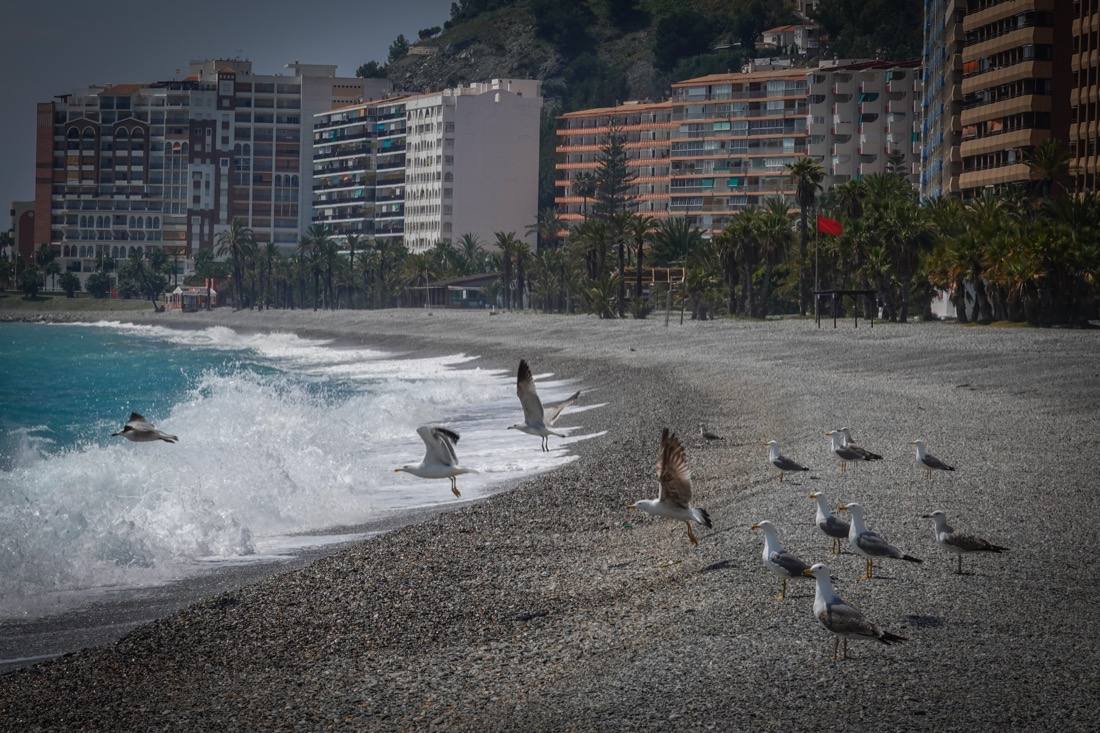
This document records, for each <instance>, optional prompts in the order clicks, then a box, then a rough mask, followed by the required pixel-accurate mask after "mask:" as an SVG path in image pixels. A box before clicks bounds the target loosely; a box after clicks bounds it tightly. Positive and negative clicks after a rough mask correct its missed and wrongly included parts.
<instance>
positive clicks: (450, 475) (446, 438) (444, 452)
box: [394, 425, 477, 497]
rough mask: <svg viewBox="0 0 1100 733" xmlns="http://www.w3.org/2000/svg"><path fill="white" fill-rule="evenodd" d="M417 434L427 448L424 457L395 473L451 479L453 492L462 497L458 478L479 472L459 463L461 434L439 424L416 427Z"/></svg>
mask: <svg viewBox="0 0 1100 733" xmlns="http://www.w3.org/2000/svg"><path fill="white" fill-rule="evenodd" d="M416 434H417V435H419V436H420V439H421V440H423V441H424V445H425V447H426V448H427V450H426V451H425V452H424V458H423V460H421V461H420V463H418V464H415V465H413V464H407V465H404V466H401V467H400V468H395V469H394V473H401V472H402V471H404V472H405V473H411V474H412V475H413V476H416V477H418V478H429V479H438V478H445V479H450V480H451V493H452V494H454V495H455V496H458V497H461V496H462V494H461V493H459V491H458V481H457V478H458V477H459V476H461V475H462V474H464V473H477V471H475V470H474V469H472V468H464V467H462V466H460V465H458V455H457V454H456V453H455V446H456V445H457V444H458V438H459V435H458V433H456V432H455V431H453V430H450V429H449V428H445V427H441V426H439V425H421V426H420V427H418V428H417V429H416Z"/></svg>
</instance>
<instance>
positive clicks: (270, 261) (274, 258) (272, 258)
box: [263, 242, 283, 308]
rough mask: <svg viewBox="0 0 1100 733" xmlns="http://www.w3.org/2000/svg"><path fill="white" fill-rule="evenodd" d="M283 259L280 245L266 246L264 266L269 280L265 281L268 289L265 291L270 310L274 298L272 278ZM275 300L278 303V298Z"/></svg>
mask: <svg viewBox="0 0 1100 733" xmlns="http://www.w3.org/2000/svg"><path fill="white" fill-rule="evenodd" d="M282 258H283V257H282V253H281V252H280V251H279V247H278V245H276V244H275V243H274V242H268V243H267V244H266V245H264V249H263V261H264V265H265V266H266V267H267V278H266V280H265V282H266V287H265V289H264V301H265V302H266V303H267V307H268V308H270V307H271V300H272V297H273V294H272V293H271V284H272V278H273V277H274V273H275V269H276V267H277V266H278V264H279V261H280V260H281V259H282ZM274 299H275V300H276V301H278V297H275V298H274Z"/></svg>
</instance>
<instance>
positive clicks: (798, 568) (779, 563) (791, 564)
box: [751, 519, 810, 601]
mask: <svg viewBox="0 0 1100 733" xmlns="http://www.w3.org/2000/svg"><path fill="white" fill-rule="evenodd" d="M751 529H754V530H757V529H759V530H762V531H763V532H764V552H763V553H762V554H761V558H762V559H763V561H764V567H766V568H767V569H768V570H771V571H772V572H773V573H775V574H776V575H778V576H780V577H781V578H783V589H782V590H780V591H779V595H777V596H776V597H775V600H777V601H782V600H783V599H785V598H786V597H787V579H788V578H801V577H802V573H803V572H804V571H805V570H806V569H807V568H809V567H810V566H809V565H808V564H806V563H804V562H802V561H801V560H799V559H798V558H797V557H795V556H794V555H792V554H791V553H789V552H787V551H786V550H784V549H783V543H782V542H780V541H779V532H778V531H776V529H775V525H774V524H772V523H771V522H769V521H768V520H766V519H765V520H764V521H763V522H757V523H756V524H754V525H752V527H751Z"/></svg>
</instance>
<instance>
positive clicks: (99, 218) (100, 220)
mask: <svg viewBox="0 0 1100 733" xmlns="http://www.w3.org/2000/svg"><path fill="white" fill-rule="evenodd" d="M95 228H96V229H102V228H103V217H102V216H97V217H96V218H95Z"/></svg>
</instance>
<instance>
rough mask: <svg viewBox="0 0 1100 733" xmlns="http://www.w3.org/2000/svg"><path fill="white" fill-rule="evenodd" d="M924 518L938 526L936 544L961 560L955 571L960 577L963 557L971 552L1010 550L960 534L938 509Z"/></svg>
mask: <svg viewBox="0 0 1100 733" xmlns="http://www.w3.org/2000/svg"><path fill="white" fill-rule="evenodd" d="M924 518H925V519H931V520H933V521H934V522H935V524H936V526H935V529H933V530H932V535H933V537H935V539H936V544H938V545H939V546H940V547H942V548H943V549H945V550H948V551H949V552H954V553H955V555H956V556H957V557H958V558H959V567H958V570H956V571H955V572H956V574H958V575H962V571H963V555H965V554H968V553H971V552H1005V551H1006V550H1008V548H1007V547H1001V546H1000V545H994V544H993V543H992V542H989V541H988V540H983V539H982V538H981V537H975V536H974V535H967V534H959V533H958V532H956V531H955V530H953V529H952V528H951V527H950V526H949V525H948V524H947V515H946V514H944V513H943V512H942V511H940V510H938V509H937V510H936V511H934V512H932V513H931V514H925V515H924Z"/></svg>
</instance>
